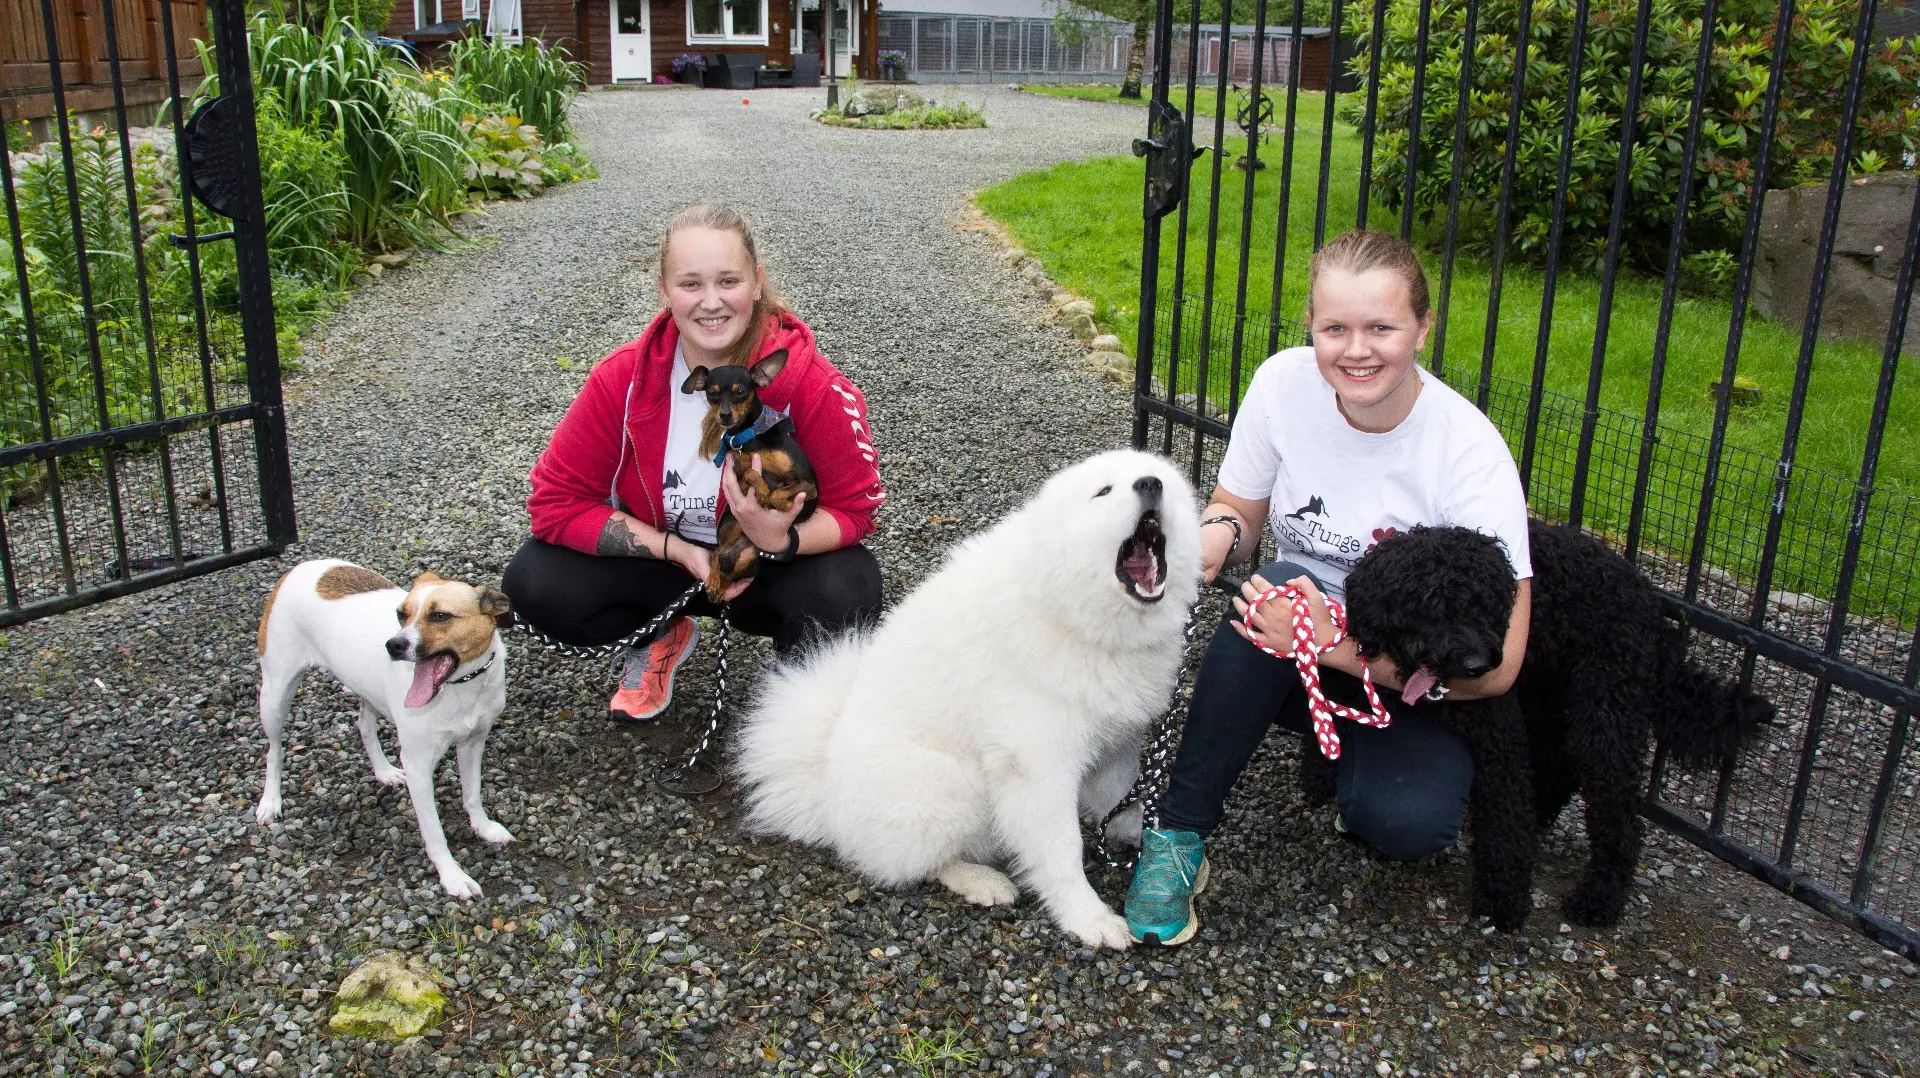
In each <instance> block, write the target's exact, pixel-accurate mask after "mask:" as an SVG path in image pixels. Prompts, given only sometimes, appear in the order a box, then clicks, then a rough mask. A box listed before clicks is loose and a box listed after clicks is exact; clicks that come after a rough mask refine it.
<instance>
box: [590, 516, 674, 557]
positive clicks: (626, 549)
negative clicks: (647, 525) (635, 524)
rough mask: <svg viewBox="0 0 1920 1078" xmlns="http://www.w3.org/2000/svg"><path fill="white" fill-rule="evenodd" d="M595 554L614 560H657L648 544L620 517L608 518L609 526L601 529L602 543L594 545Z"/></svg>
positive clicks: (656, 555)
mask: <svg viewBox="0 0 1920 1078" xmlns="http://www.w3.org/2000/svg"><path fill="white" fill-rule="evenodd" d="M593 552H594V553H595V554H601V555H604V556H607V557H613V558H650V559H655V560H657V559H658V558H659V557H660V555H658V554H655V553H654V552H653V550H652V549H651V548H649V547H648V546H647V544H646V543H645V542H643V541H641V539H640V537H639V536H638V535H635V534H634V532H633V529H632V528H629V527H627V522H626V521H624V520H622V519H620V518H619V517H617V516H615V517H608V518H607V526H606V527H604V528H602V529H600V541H599V542H598V543H595V544H594V547H593Z"/></svg>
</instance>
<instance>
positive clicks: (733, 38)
mask: <svg viewBox="0 0 1920 1078" xmlns="http://www.w3.org/2000/svg"><path fill="white" fill-rule="evenodd" d="M687 41H688V43H693V42H696V41H699V42H707V41H713V42H729V43H736V44H752V45H765V44H766V43H767V0H687Z"/></svg>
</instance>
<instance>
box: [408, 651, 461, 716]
mask: <svg viewBox="0 0 1920 1078" xmlns="http://www.w3.org/2000/svg"><path fill="white" fill-rule="evenodd" d="M457 665H459V664H458V662H457V660H455V659H454V657H453V656H451V655H435V656H433V657H432V658H430V659H425V660H422V661H421V662H417V663H414V664H413V687H412V688H410V689H408V690H407V706H408V707H426V706H427V705H428V704H429V703H432V702H433V698H434V697H435V696H436V695H438V694H439V692H440V683H441V682H443V681H445V680H447V679H448V678H450V677H452V676H453V668H454V667H455V666H457Z"/></svg>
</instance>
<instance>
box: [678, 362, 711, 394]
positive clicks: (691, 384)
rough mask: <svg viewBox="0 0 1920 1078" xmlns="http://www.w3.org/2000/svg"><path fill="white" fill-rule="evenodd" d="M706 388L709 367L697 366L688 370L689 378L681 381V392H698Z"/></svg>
mask: <svg viewBox="0 0 1920 1078" xmlns="http://www.w3.org/2000/svg"><path fill="white" fill-rule="evenodd" d="M705 388H707V369H706V368H705V367H695V368H694V369H693V370H692V371H690V372H688V374H687V380H686V381H684V382H682V383H680V392H682V393H698V392H700V391H701V390H703V389H705Z"/></svg>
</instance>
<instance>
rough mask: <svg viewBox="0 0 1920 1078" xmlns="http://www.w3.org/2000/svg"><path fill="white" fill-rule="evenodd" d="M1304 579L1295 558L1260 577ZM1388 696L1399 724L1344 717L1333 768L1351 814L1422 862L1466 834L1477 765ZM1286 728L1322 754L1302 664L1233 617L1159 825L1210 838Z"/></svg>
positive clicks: (1393, 849) (1353, 824) (1381, 844)
mask: <svg viewBox="0 0 1920 1078" xmlns="http://www.w3.org/2000/svg"><path fill="white" fill-rule="evenodd" d="M1303 574H1305V575H1309V576H1310V575H1311V574H1308V573H1306V570H1305V569H1303V568H1301V567H1300V566H1298V565H1295V564H1293V563H1291V562H1276V563H1274V564H1272V565H1268V566H1266V567H1264V568H1262V569H1261V570H1260V575H1261V576H1263V577H1265V578H1266V579H1267V580H1268V582H1270V583H1273V584H1279V583H1282V582H1284V581H1287V580H1291V579H1293V578H1294V577H1297V576H1301V575H1303ZM1227 615H1228V620H1229V621H1230V620H1231V619H1232V618H1233V617H1234V614H1233V611H1232V610H1231V609H1229V610H1228V611H1227ZM1323 678H1324V679H1325V682H1327V683H1331V682H1333V681H1335V680H1336V679H1343V678H1344V679H1345V680H1346V681H1348V682H1349V683H1350V684H1351V685H1353V686H1354V687H1355V688H1356V689H1357V684H1358V683H1357V682H1354V681H1353V679H1352V678H1350V677H1347V675H1345V674H1341V673H1339V672H1338V671H1334V670H1325V671H1323ZM1332 688H1333V687H1332V685H1331V684H1329V690H1330V691H1332ZM1382 695H1383V697H1385V699H1386V702H1387V703H1388V707H1389V711H1391V712H1392V714H1393V722H1392V724H1391V725H1389V726H1387V727H1385V728H1376V727H1372V726H1362V725H1361V724H1359V723H1356V722H1348V721H1346V720H1344V719H1336V720H1335V722H1336V723H1337V724H1338V726H1339V734H1340V760H1339V762H1338V763H1337V764H1336V765H1335V771H1334V774H1335V782H1336V784H1337V789H1338V791H1339V800H1340V819H1341V822H1342V823H1344V824H1345V825H1346V828H1347V830H1349V831H1351V832H1353V833H1354V834H1355V835H1358V836H1359V837H1360V838H1363V839H1365V840H1366V841H1367V843H1368V844H1369V845H1371V846H1372V847H1374V848H1375V849H1376V850H1379V851H1380V852H1381V853H1382V854H1384V855H1386V856H1387V857H1389V858H1392V859H1394V860H1396V861H1413V860H1417V859H1419V858H1421V857H1425V856H1426V855H1428V854H1430V853H1434V852H1435V851H1438V850H1443V849H1445V848H1447V847H1448V846H1451V845H1453V843H1454V842H1455V841H1456V840H1458V839H1459V837H1460V821H1461V817H1462V816H1463V814H1464V813H1465V811H1466V806H1467V788H1468V787H1469V786H1470V785H1471V784H1472V782H1473V759H1472V757H1471V756H1469V755H1468V752H1467V746H1466V743H1465V742H1463V741H1461V740H1460V738H1458V737H1456V736H1455V735H1454V734H1452V733H1450V732H1448V731H1446V730H1443V729H1441V728H1440V727H1439V725H1437V724H1436V723H1434V722H1433V721H1432V720H1431V719H1428V718H1427V717H1426V716H1425V715H1422V714H1419V713H1416V712H1414V711H1413V710H1412V709H1410V708H1406V707H1404V706H1398V705H1399V704H1400V701H1399V699H1398V697H1396V696H1394V695H1393V694H1391V693H1383V694H1382ZM1340 698H1343V699H1344V698H1347V697H1344V696H1342V697H1340ZM1422 710H1425V709H1422ZM1276 724H1277V725H1279V726H1280V727H1282V728H1284V729H1286V730H1289V731H1291V732H1293V733H1295V734H1298V735H1301V736H1302V737H1304V738H1305V739H1306V745H1305V746H1304V749H1303V751H1306V752H1318V751H1320V749H1319V746H1318V745H1317V744H1315V742H1314V739H1313V723H1312V719H1311V718H1310V717H1309V715H1308V713H1307V693H1306V690H1305V689H1304V688H1302V687H1301V685H1300V674H1299V671H1298V670H1296V669H1295V667H1294V664H1293V663H1292V662H1290V661H1288V660H1286V659H1276V658H1274V657H1273V656H1271V655H1268V654H1267V653H1266V652H1264V651H1261V650H1260V649H1259V648H1256V647H1254V646H1253V645H1252V644H1249V643H1247V642H1246V641H1245V640H1243V639H1241V637H1240V635H1239V634H1238V633H1235V632H1234V631H1233V628H1232V626H1231V625H1229V624H1227V621H1222V622H1221V624H1220V626H1219V627H1218V628H1217V629H1215V630H1214V633H1213V639H1212V641H1211V642H1209V643H1208V645H1207V653H1206V655H1205V656H1204V657H1203V658H1202V659H1201V660H1200V673H1199V676H1198V678H1197V679H1196V681H1195V684H1194V690H1193V703H1192V706H1191V707H1190V708H1189V709H1188V712H1187V725H1186V729H1185V730H1184V731H1183V732H1182V734H1181V737H1180V751H1179V753H1178V755H1176V756H1175V757H1174V761H1173V777H1172V780H1171V782H1170V783H1169V784H1168V787H1167V792H1166V794H1165V795H1164V796H1163V797H1162V798H1161V799H1160V820H1159V826H1160V827H1161V828H1163V829H1165V830H1169V831H1195V832H1198V833H1199V834H1201V835H1206V834H1209V833H1211V832H1212V831H1213V829H1214V828H1215V827H1217V826H1218V825H1219V823H1220V819H1221V817H1222V816H1224V815H1225V814H1226V801H1227V794H1228V792H1229V791H1231V790H1232V789H1233V785H1234V783H1235V782H1237V781H1239V779H1240V772H1241V771H1243V770H1245V769H1246V766H1247V761H1249V760H1251V759H1253V754H1254V751H1255V750H1256V749H1258V748H1259V747H1260V742H1261V741H1262V740H1263V739H1264V738H1265V737H1266V736H1267V728H1268V727H1269V726H1272V725H1276Z"/></svg>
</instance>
